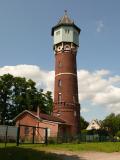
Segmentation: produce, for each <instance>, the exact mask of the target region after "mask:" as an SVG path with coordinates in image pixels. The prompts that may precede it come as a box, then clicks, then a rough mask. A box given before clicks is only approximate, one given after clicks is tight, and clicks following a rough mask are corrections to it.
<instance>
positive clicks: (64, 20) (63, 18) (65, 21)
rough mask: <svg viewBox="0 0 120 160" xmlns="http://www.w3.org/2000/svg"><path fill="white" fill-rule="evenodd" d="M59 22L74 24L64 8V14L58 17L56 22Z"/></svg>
mask: <svg viewBox="0 0 120 160" xmlns="http://www.w3.org/2000/svg"><path fill="white" fill-rule="evenodd" d="M59 24H74V22H73V20H71V19H70V18H69V17H68V15H67V11H66V10H65V14H64V16H63V17H62V18H61V19H60V21H59V22H58V25H59Z"/></svg>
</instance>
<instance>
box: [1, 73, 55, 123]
mask: <svg viewBox="0 0 120 160" xmlns="http://www.w3.org/2000/svg"><path fill="white" fill-rule="evenodd" d="M38 106H39V108H40V110H41V112H43V113H47V114H50V113H51V112H52V106H53V100H52V96H51V92H50V91H47V92H46V93H44V92H43V90H42V89H40V90H38V89H37V88H36V83H35V82H34V81H32V80H31V79H29V80H26V79H25V78H21V77H13V76H12V75H10V74H6V75H3V76H0V119H1V124H5V122H7V121H9V120H10V119H13V118H14V117H15V116H16V115H18V114H19V113H21V112H22V111H23V110H26V109H27V110H31V111H36V110H37V107H38Z"/></svg>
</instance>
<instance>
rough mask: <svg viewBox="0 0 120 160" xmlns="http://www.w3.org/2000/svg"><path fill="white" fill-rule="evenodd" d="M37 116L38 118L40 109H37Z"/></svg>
mask: <svg viewBox="0 0 120 160" xmlns="http://www.w3.org/2000/svg"><path fill="white" fill-rule="evenodd" d="M37 116H38V117H40V107H39V106H38V107H37Z"/></svg>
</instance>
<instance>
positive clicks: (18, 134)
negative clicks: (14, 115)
mask: <svg viewBox="0 0 120 160" xmlns="http://www.w3.org/2000/svg"><path fill="white" fill-rule="evenodd" d="M19 138H20V125H19V126H18V129H17V146H19Z"/></svg>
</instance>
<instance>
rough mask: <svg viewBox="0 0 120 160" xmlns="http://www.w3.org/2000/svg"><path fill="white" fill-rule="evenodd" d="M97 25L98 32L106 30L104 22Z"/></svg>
mask: <svg viewBox="0 0 120 160" xmlns="http://www.w3.org/2000/svg"><path fill="white" fill-rule="evenodd" d="M96 25H97V28H96V31H97V32H101V31H102V30H103V28H104V23H103V21H102V20H99V21H97V22H96Z"/></svg>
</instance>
